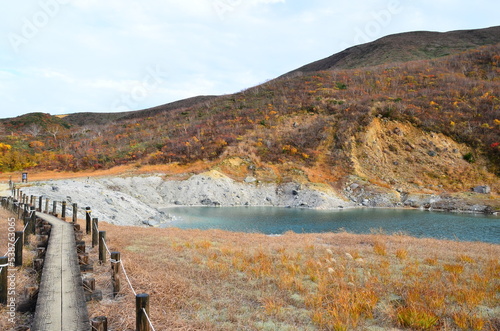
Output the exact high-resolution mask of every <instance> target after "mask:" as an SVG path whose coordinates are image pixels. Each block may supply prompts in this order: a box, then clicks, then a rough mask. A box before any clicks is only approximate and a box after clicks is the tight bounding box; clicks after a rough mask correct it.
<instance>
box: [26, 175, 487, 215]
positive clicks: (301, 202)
mask: <svg viewBox="0 0 500 331" xmlns="http://www.w3.org/2000/svg"><path fill="white" fill-rule="evenodd" d="M22 190H23V192H24V193H26V194H28V195H37V196H40V195H42V196H44V197H47V198H49V199H50V200H51V201H54V200H55V201H63V200H66V201H68V202H69V203H73V202H75V203H78V206H79V208H80V210H81V213H82V217H83V213H84V211H83V209H84V208H85V207H86V206H89V207H91V208H92V215H93V216H94V217H98V218H99V219H100V220H104V221H106V222H109V223H112V224H121V225H142V224H148V225H159V224H161V223H165V222H169V221H172V220H173V219H174V217H173V216H171V215H167V214H165V213H164V212H162V211H161V210H160V209H161V208H165V207H169V206H175V205H177V206H276V207H292V208H316V209H338V208H353V207H357V206H364V207H412V208H426V209H432V210H445V211H462V212H480V213H487V212H491V211H492V209H491V207H488V206H486V205H482V204H474V203H469V202H467V201H464V200H461V199H458V198H455V197H452V196H448V195H432V194H411V193H405V192H398V191H391V190H388V189H380V188H378V189H375V188H374V187H373V186H371V185H365V184H363V183H349V184H348V185H347V186H346V187H345V188H344V190H343V192H342V195H341V194H339V193H338V192H336V191H334V190H333V189H332V188H331V187H329V186H327V185H320V184H310V183H309V184H299V183H283V184H275V183H260V182H258V181H257V180H256V179H255V178H251V177H249V178H247V179H246V180H245V181H243V182H237V181H234V180H232V179H231V178H229V177H227V176H225V175H223V174H221V173H220V172H217V171H210V172H206V173H202V174H198V175H193V176H192V177H190V178H189V179H186V180H165V179H164V178H163V177H162V176H160V175H149V176H135V177H106V178H90V177H89V178H83V179H70V180H53V181H45V182H36V183H31V185H30V186H27V187H24V188H23V189H22ZM68 212H69V215H71V213H70V212H71V211H70V210H68Z"/></svg>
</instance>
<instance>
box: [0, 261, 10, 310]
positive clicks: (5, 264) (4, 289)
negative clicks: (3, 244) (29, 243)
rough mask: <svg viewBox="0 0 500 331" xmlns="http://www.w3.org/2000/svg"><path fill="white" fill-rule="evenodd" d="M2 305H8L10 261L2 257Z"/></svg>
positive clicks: (0, 283)
mask: <svg viewBox="0 0 500 331" xmlns="http://www.w3.org/2000/svg"><path fill="white" fill-rule="evenodd" d="M0 269H1V271H0V304H4V305H6V304H7V288H8V284H7V272H8V269H9V259H8V258H7V256H2V257H0Z"/></svg>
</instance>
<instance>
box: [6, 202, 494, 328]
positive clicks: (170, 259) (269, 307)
mask: <svg viewBox="0 0 500 331" xmlns="http://www.w3.org/2000/svg"><path fill="white" fill-rule="evenodd" d="M8 216H9V215H8V214H6V213H5V212H4V211H2V213H1V214H0V217H2V220H3V221H2V222H0V233H1V238H0V248H2V249H3V248H6V243H7V242H6V226H5V223H6V221H7V218H8ZM80 222H81V221H80ZM82 224H83V222H82ZM99 229H100V230H104V231H106V232H107V243H108V246H109V249H110V250H111V251H119V252H121V258H122V262H123V265H124V267H125V269H126V271H127V274H128V276H129V279H130V281H131V284H132V286H133V287H134V289H135V291H136V292H137V293H148V294H150V296H151V301H150V307H151V308H150V318H151V321H152V323H153V325H154V327H155V329H156V330H382V329H384V330H387V329H414V330H425V329H429V330H456V329H463V330H498V329H499V328H500V318H499V316H500V260H499V257H500V245H493V244H485V243H469V242H453V241H442V240H434V239H416V238H412V237H408V236H402V235H401V236H399V235H391V236H388V235H384V234H378V233H374V234H370V235H354V234H349V233H343V232H342V233H327V234H295V233H291V232H290V233H286V234H285V235H283V236H267V235H262V234H245V233H231V232H225V231H220V230H209V231H201V230H180V229H175V228H172V229H156V228H137V227H123V226H115V225H110V224H107V223H104V222H101V223H100V226H99ZM85 240H86V241H87V245H89V244H90V238H89V237H86V238H85ZM89 249H90V248H89ZM90 255H91V259H92V260H94V266H95V269H94V274H93V275H92V276H93V277H95V278H96V283H97V289H99V290H102V291H103V294H104V299H103V300H102V301H100V302H91V303H89V304H88V307H89V313H90V316H91V317H96V316H101V315H102V316H107V317H108V321H109V322H108V323H109V324H108V326H109V329H110V330H120V331H121V330H135V298H134V294H133V293H132V290H131V289H130V287H129V285H128V282H127V280H126V279H125V277H124V274H123V272H120V279H121V284H122V290H121V293H120V294H119V295H118V296H117V298H113V297H112V295H111V292H112V287H111V275H110V262H109V256H108V262H107V263H104V264H102V265H100V264H99V263H98V262H97V249H96V248H93V249H90ZM28 256H29V255H28ZM30 261H31V260H30V258H28V259H26V261H25V264H24V266H23V267H22V268H19V269H18V271H17V275H18V279H17V287H18V290H17V295H18V300H19V301H22V300H23V290H22V289H23V288H24V286H27V285H30V284H31V283H32V282H33V279H34V278H36V275H35V274H33V273H32V271H31V268H30V265H29V264H30V263H31V262H30ZM30 277H31V278H30ZM7 312H8V311H7V309H5V308H1V309H0V328H1V329H2V330H9V327H10V326H12V325H11V324H9V322H8V316H7ZM29 318H30V315H29V314H21V313H17V323H18V325H23V324H24V325H26V323H28V321H29Z"/></svg>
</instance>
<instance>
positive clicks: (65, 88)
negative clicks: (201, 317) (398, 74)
mask: <svg viewBox="0 0 500 331" xmlns="http://www.w3.org/2000/svg"><path fill="white" fill-rule="evenodd" d="M40 1H42V2H47V1H55V0H40ZM450 1H451V0H441V1H438V0H432V1H431V0H422V1H418V2H410V1H407V0H371V1H366V0H351V1H345V2H333V1H331V0H310V1H284V0H188V1H186V0H163V1H156V0H143V1H141V2H137V1H131V0H106V1H102V0H68V1H65V3H67V4H64V5H63V4H61V6H60V8H59V10H58V11H57V14H55V15H52V16H51V18H50V20H49V21H48V22H47V24H45V25H43V26H40V27H39V28H38V31H37V33H36V34H34V36H33V37H31V38H28V39H29V40H28V41H27V43H26V44H23V45H22V47H20V49H19V52H17V53H16V52H14V50H13V49H12V47H11V45H9V42H8V39H7V38H3V39H0V63H2V69H1V70H0V98H1V99H2V106H1V109H2V115H3V116H16V115H19V114H21V113H26V112H30V111H35V110H37V111H45V112H52V113H58V112H63V111H64V112H78V111H109V110H110V109H111V108H112V107H111V105H112V104H113V102H114V100H116V98H119V97H120V96H121V95H122V94H124V93H125V94H127V93H130V91H131V90H132V89H134V87H137V86H141V84H143V81H144V78H145V77H146V75H147V70H148V68H150V67H155V66H159V67H161V68H162V71H163V72H164V76H163V79H162V83H161V84H158V85H157V86H154V88H151V89H149V90H148V95H147V96H146V97H144V98H141V99H140V100H138V101H139V102H137V103H136V104H137V107H138V108H144V107H151V106H155V105H159V104H162V103H167V102H171V101H175V100H177V99H181V98H185V97H190V96H194V95H197V94H224V93H231V92H236V91H240V90H242V89H245V88H248V87H250V86H253V85H256V84H258V83H262V82H264V81H266V80H268V79H272V78H274V77H277V76H279V75H281V74H283V73H285V72H287V71H289V70H293V69H295V68H297V67H299V66H301V65H304V64H306V63H309V62H312V61H315V60H318V59H320V58H323V57H326V56H329V55H331V54H333V53H334V52H338V51H341V50H342V49H343V48H345V47H347V46H351V45H354V44H355V43H356V36H357V34H358V33H359V31H363V30H365V29H367V27H368V25H369V24H374V23H377V22H379V23H378V24H379V25H380V26H379V29H376V30H373V31H375V32H376V33H372V34H370V35H369V36H368V37H369V38H371V39H376V38H380V37H382V36H384V35H387V34H391V33H396V32H401V31H410V30H440V31H446V30H453V29H460V28H480V27H487V26H492V25H496V24H498V23H497V22H498V18H497V17H496V14H497V13H498V12H499V6H500V3H498V1H496V0H478V1H477V2H465V1H454V2H453V3H451V2H450ZM61 3H62V2H61ZM391 3H399V4H400V5H401V7H402V9H403V10H402V11H401V12H400V13H398V14H394V15H392V16H391V17H390V21H389V22H388V23H387V24H385V23H383V24H382V23H380V21H377V18H376V17H375V16H374V15H376V14H378V13H380V12H381V11H383V10H387V9H388V8H389V6H390V5H391ZM221 4H223V5H225V7H222V8H223V12H221V9H220V8H221V7H219V10H218V7H217V5H219V6H220V5H221ZM2 6H3V7H2V12H0V29H1V30H2V31H6V32H7V33H9V32H12V33H18V34H22V31H23V24H25V18H26V19H27V20H28V21H29V20H31V19H32V17H33V15H34V14H35V13H37V12H39V11H40V10H41V9H40V8H41V7H40V2H39V1H38V0H30V1H17V2H15V1H8V2H6V3H5V4H3V5H2ZM484 8H488V9H489V10H485V9H484ZM357 39H360V38H357Z"/></svg>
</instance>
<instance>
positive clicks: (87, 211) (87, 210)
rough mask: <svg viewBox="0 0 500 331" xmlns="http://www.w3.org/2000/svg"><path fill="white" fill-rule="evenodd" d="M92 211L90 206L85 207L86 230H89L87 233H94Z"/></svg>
mask: <svg viewBox="0 0 500 331" xmlns="http://www.w3.org/2000/svg"><path fill="white" fill-rule="evenodd" d="M91 213H92V211H91V210H90V207H85V231H86V232H87V234H91V233H92V228H91V227H92V219H91Z"/></svg>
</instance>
